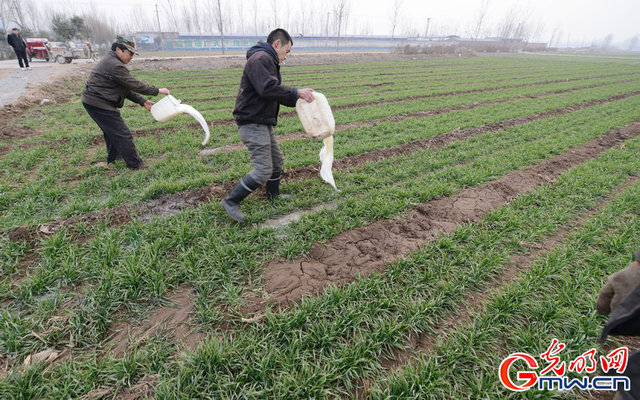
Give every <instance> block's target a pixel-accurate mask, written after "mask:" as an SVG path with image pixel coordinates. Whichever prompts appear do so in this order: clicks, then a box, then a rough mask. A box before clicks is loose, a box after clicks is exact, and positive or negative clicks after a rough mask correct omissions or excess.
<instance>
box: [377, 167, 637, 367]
mask: <svg viewBox="0 0 640 400" xmlns="http://www.w3.org/2000/svg"><path fill="white" fill-rule="evenodd" d="M639 181H640V177H638V176H632V177H631V178H630V179H628V180H627V182H626V183H625V184H623V185H622V186H620V187H618V188H617V189H616V190H615V192H614V193H612V194H610V195H609V196H608V197H607V198H606V199H605V200H604V201H603V202H601V203H600V204H598V205H597V207H595V208H594V209H592V210H590V211H589V212H587V213H586V214H583V215H581V216H578V217H577V218H575V219H574V220H573V221H570V222H568V223H567V224H566V225H564V226H562V227H560V228H559V229H558V231H557V232H556V234H555V235H554V236H552V237H549V238H547V239H545V240H544V241H543V242H541V243H523V245H524V246H525V247H527V248H529V252H528V253H526V254H522V255H511V256H510V259H511V260H510V262H509V263H508V265H506V266H505V270H504V271H503V272H502V273H501V275H500V276H496V277H493V279H491V281H490V282H486V283H490V287H488V288H486V289H485V290H484V291H481V292H476V293H470V294H468V295H467V296H466V297H465V298H464V299H462V300H461V301H460V304H461V305H464V308H460V309H458V310H457V312H452V313H450V314H449V315H447V316H445V317H444V318H443V319H442V321H441V322H437V327H436V328H434V330H433V332H432V333H429V334H424V333H418V334H417V335H413V336H412V337H410V338H409V341H410V344H411V349H410V350H409V351H398V352H394V354H393V355H391V356H390V357H385V359H384V360H382V365H383V366H384V367H385V368H386V369H389V370H396V369H398V368H399V367H400V366H401V365H403V364H406V363H407V362H409V361H410V360H411V359H412V358H413V354H412V353H414V352H431V351H432V350H433V348H434V347H435V345H436V342H437V340H439V339H441V338H442V337H443V336H445V335H447V333H448V332H451V331H453V330H454V329H455V328H456V327H460V326H462V325H464V324H466V323H467V322H469V321H471V319H472V315H471V314H473V313H474V312H478V311H480V310H481V309H482V308H483V307H484V306H485V304H486V302H487V301H488V300H489V298H490V297H491V296H492V294H493V293H497V292H499V291H500V290H501V289H502V288H504V287H505V286H507V285H509V284H510V283H511V282H514V281H515V279H516V278H517V277H518V275H520V274H521V273H522V272H523V271H526V270H529V269H530V268H531V267H532V265H533V263H534V262H535V260H536V259H537V258H538V257H540V256H542V255H544V254H546V253H548V252H550V251H551V250H553V249H555V248H556V247H558V246H559V245H560V244H562V243H563V242H564V241H565V239H566V237H567V236H568V235H569V234H570V233H571V232H573V231H575V230H576V229H578V228H579V227H581V226H582V225H583V224H584V223H585V222H586V221H588V220H589V219H590V218H591V217H593V216H594V215H596V214H597V213H599V212H600V211H602V210H603V209H605V208H606V207H607V206H608V205H609V204H610V203H611V201H613V199H614V198H615V197H617V196H618V195H620V194H621V193H622V192H623V191H624V190H625V189H627V188H629V187H631V186H633V185H635V184H637V183H638V182H639ZM434 325H435V324H434Z"/></svg>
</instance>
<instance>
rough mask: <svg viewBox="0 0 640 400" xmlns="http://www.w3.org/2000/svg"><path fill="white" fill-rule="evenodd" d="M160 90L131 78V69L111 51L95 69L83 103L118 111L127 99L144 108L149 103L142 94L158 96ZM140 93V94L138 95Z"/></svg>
mask: <svg viewBox="0 0 640 400" xmlns="http://www.w3.org/2000/svg"><path fill="white" fill-rule="evenodd" d="M158 91H159V89H158V88H157V87H155V86H152V85H147V84H145V83H142V82H140V81H139V80H137V79H135V78H134V77H133V76H131V73H130V72H129V69H127V67H126V66H125V64H124V63H123V62H122V61H121V60H120V59H119V58H118V56H117V55H116V53H115V52H114V51H110V52H109V53H107V55H106V56H104V57H103V58H102V60H100V62H99V63H98V65H96V66H95V68H93V71H91V75H89V80H87V83H86V85H85V88H84V90H83V91H82V102H83V103H86V104H89V105H91V106H94V107H98V108H102V109H105V110H114V111H115V110H116V109H117V108H121V107H122V106H123V104H124V99H125V98H127V99H129V100H131V101H133V102H134V103H138V104H140V105H141V106H144V103H145V102H146V101H147V99H145V98H144V97H142V96H140V94H146V95H152V96H157V95H158ZM138 93H140V94H138Z"/></svg>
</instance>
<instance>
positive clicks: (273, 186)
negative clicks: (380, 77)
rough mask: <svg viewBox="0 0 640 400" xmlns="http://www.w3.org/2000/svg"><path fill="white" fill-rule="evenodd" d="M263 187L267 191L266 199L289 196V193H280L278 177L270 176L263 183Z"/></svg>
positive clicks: (287, 197)
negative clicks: (264, 183)
mask: <svg viewBox="0 0 640 400" xmlns="http://www.w3.org/2000/svg"><path fill="white" fill-rule="evenodd" d="M265 189H266V191H267V199H268V200H277V199H280V200H288V199H290V198H291V195H290V194H280V177H279V176H278V177H277V178H271V179H269V180H268V181H267V184H266V185H265Z"/></svg>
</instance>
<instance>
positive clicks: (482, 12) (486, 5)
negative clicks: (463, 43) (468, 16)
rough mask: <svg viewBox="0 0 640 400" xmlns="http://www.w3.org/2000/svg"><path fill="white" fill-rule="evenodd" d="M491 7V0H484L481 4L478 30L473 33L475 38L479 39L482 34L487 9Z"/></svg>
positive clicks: (477, 21) (477, 22)
mask: <svg viewBox="0 0 640 400" xmlns="http://www.w3.org/2000/svg"><path fill="white" fill-rule="evenodd" d="M488 9H489V0H482V3H481V4H480V9H479V10H478V17H477V19H476V32H475V34H474V35H473V38H474V40H478V35H479V34H480V29H481V28H482V22H484V17H485V16H486V15H487V10H488Z"/></svg>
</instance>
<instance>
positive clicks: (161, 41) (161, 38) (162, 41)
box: [156, 3, 164, 50]
mask: <svg viewBox="0 0 640 400" xmlns="http://www.w3.org/2000/svg"><path fill="white" fill-rule="evenodd" d="M156 20H157V21H158V34H159V35H160V49H161V50H164V37H163V36H164V35H162V28H160V13H158V3H156Z"/></svg>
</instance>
